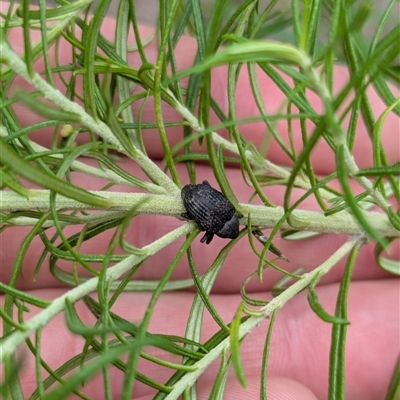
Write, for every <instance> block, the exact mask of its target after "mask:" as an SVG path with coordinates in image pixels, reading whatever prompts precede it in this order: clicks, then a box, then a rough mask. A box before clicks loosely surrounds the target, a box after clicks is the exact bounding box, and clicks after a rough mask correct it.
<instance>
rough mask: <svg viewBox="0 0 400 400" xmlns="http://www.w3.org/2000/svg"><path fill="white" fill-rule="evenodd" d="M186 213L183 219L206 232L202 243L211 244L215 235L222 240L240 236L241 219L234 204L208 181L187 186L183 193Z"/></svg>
mask: <svg viewBox="0 0 400 400" xmlns="http://www.w3.org/2000/svg"><path fill="white" fill-rule="evenodd" d="M181 196H182V201H183V205H184V206H185V209H186V212H185V213H183V214H182V217H183V218H186V219H192V220H194V221H195V222H196V223H197V224H198V225H199V226H200V228H201V230H202V231H206V233H205V235H204V236H203V237H202V238H201V240H200V242H201V243H204V242H206V244H209V243H210V242H211V240H212V239H213V237H214V234H215V235H217V236H219V237H221V238H228V239H235V238H237V237H238V235H239V218H242V217H243V215H242V214H240V213H237V212H236V210H235V207H234V206H233V204H232V203H231V202H230V201H229V200H228V199H227V198H226V197H225V196H224V195H223V194H222V193H221V192H219V191H218V190H216V189H214V188H213V187H211V186H210V184H209V183H208V182H207V181H203V183H199V184H198V185H192V184H190V185H186V186H184V187H183V188H182V192H181Z"/></svg>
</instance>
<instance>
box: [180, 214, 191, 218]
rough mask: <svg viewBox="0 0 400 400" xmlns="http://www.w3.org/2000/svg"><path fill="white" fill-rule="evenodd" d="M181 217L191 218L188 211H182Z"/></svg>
mask: <svg viewBox="0 0 400 400" xmlns="http://www.w3.org/2000/svg"><path fill="white" fill-rule="evenodd" d="M181 217H182V218H185V219H192V218H190V215H189V214H188V213H182V214H181Z"/></svg>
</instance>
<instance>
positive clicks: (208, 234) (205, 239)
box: [200, 232, 214, 244]
mask: <svg viewBox="0 0 400 400" xmlns="http://www.w3.org/2000/svg"><path fill="white" fill-rule="evenodd" d="M213 237H214V234H213V233H212V232H206V233H205V234H204V236H203V237H202V238H201V240H200V242H201V243H204V242H206V244H210V242H211V240H213Z"/></svg>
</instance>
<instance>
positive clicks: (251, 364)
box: [1, 21, 399, 400]
mask: <svg viewBox="0 0 400 400" xmlns="http://www.w3.org/2000/svg"><path fill="white" fill-rule="evenodd" d="M109 23H110V24H111V23H112V22H111V21H110V22H109ZM110 31H111V29H110ZM150 31H151V30H149V29H148V28H146V27H142V32H143V37H146V36H148V35H149V34H150ZM15 40H17V39H15ZM147 51H148V54H151V52H152V51H154V55H155V54H156V50H155V47H154V46H153V47H149V48H148V49H147ZM194 53H195V45H194V43H193V41H192V39H190V38H185V39H184V40H182V42H181V43H180V48H179V51H178V53H177V54H178V63H179V65H180V68H185V67H188V66H189V65H191V62H192V60H193V58H194ZM61 54H64V55H68V52H67V51H66V52H63V53H61ZM137 61H138V60H137V58H136V57H134V58H132V60H131V61H130V62H131V65H133V66H135V63H137ZM61 62H62V63H63V62H65V60H62V61H61ZM65 63H66V62H65ZM138 65H139V64H138ZM226 73H227V70H226V69H225V68H222V67H221V68H217V69H216V70H215V71H214V75H213V87H212V90H213V95H214V97H215V98H216V99H217V100H219V104H220V106H221V107H222V108H224V109H226V107H227V105H226V99H225V95H224V93H225V85H226ZM337 77H338V79H335V83H336V84H337V89H339V87H340V86H341V84H342V83H343V82H344V81H345V80H346V71H345V70H344V69H342V68H339V67H338V71H337ZM261 79H263V81H262V82H260V87H262V88H263V90H264V92H263V96H264V101H265V105H266V108H267V110H268V112H270V113H271V114H272V113H274V112H276V110H277V109H278V107H279V106H280V104H281V103H282V102H283V101H284V96H283V94H282V93H281V92H280V91H279V89H278V88H277V87H276V86H275V85H274V84H273V83H272V82H271V81H269V80H268V79H267V78H265V77H263V78H261ZM237 92H238V93H240V95H238V96H237V102H238V104H237V110H238V115H237V117H238V118H241V117H245V116H253V115H257V114H258V112H257V109H256V107H255V104H254V101H253V100H252V98H253V97H252V94H251V90H250V86H249V82H248V80H247V78H246V76H245V73H242V74H241V76H240V80H239V84H238V89H237ZM310 101H311V102H312V103H313V104H314V105H315V107H316V108H317V109H318V107H319V106H318V99H317V98H316V96H313V95H310ZM371 103H372V104H373V105H374V111H375V112H376V115H379V114H380V113H381V112H382V111H383V109H384V106H383V104H382V103H381V102H380V100H379V98H378V97H377V96H376V95H375V94H372V93H371ZM25 111H26V110H24V111H23V112H25ZM164 118H165V121H174V120H177V119H178V118H179V116H178V114H177V113H176V112H175V111H174V110H172V109H171V108H166V109H165V114H164ZM34 119H35V116H34V115H32V114H31V113H27V115H26V123H27V124H31V123H32V122H33V121H34ZM146 121H153V110H152V104H151V102H149V103H148V104H147V105H146V109H145V113H144V122H146ZM396 124H398V119H397V118H395V117H392V116H390V117H389V118H388V119H387V121H386V123H385V129H384V134H383V137H382V140H383V142H384V146H385V148H387V154H388V157H389V158H390V160H391V161H392V162H393V161H394V160H397V159H398V148H397V147H396V146H395V140H396V136H394V135H393V134H392V132H393V128H394V127H396V126H397V125H396ZM278 129H283V125H279V124H278ZM240 130H241V133H242V134H243V135H244V136H245V138H246V139H247V140H249V141H251V142H254V143H255V144H256V145H259V143H260V141H261V140H262V137H263V134H264V130H265V127H264V125H263V124H262V123H252V124H248V125H243V126H241V127H240ZM281 134H282V136H283V135H284V131H283V130H282V131H281ZM168 135H169V139H170V141H171V145H173V144H174V143H177V142H178V141H179V140H180V139H181V132H180V129H177V128H172V129H169V130H168ZM294 136H295V140H296V146H298V148H300V146H301V137H300V131H299V127H296V126H295V132H294ZM30 137H31V138H32V139H33V140H36V141H37V142H40V143H41V144H42V145H45V146H47V147H49V146H50V143H49V140H48V135H46V132H45V131H41V132H40V133H39V134H36V135H35V134H34V135H31V136H30ZM366 139H367V132H366V130H365V127H364V126H363V124H362V123H361V122H360V125H359V135H357V142H356V143H355V146H354V148H355V159H356V161H357V163H358V164H359V165H361V166H367V165H369V163H370V160H371V149H370V144H369V141H368V140H366ZM145 145H146V149H148V154H149V156H150V157H151V158H153V159H154V160H155V161H156V162H157V164H158V165H162V159H163V149H162V147H161V144H160V142H159V140H158V136H157V134H156V132H150V133H146V135H145ZM268 158H269V160H270V161H272V162H274V163H276V164H279V165H285V164H286V165H290V164H289V160H288V159H287V157H286V156H285V154H284V153H283V152H282V151H280V148H279V147H278V146H277V145H276V144H274V143H272V145H271V148H270V150H269V156H268ZM85 162H87V163H89V164H90V163H91V161H90V160H85ZM93 164H94V163H93ZM120 165H121V166H122V167H123V168H124V169H126V170H127V171H129V172H130V173H131V174H133V175H136V176H143V174H142V172H141V171H140V169H139V167H138V166H137V165H136V164H135V163H134V162H133V161H131V160H130V159H124V160H123V162H121V164H120ZM313 167H314V170H315V172H316V173H317V174H318V175H320V176H324V175H326V174H328V173H330V172H332V171H333V170H334V169H335V160H334V157H333V156H332V155H331V152H330V151H329V148H328V146H327V145H325V144H323V143H320V145H319V146H318V147H317V149H316V150H315V151H314V153H313ZM177 168H178V172H179V175H180V176H181V177H182V181H185V182H186V181H187V177H186V169H185V167H184V166H183V165H177ZM196 171H197V179H198V182H201V181H202V180H203V179H207V180H209V181H210V183H211V184H212V185H213V186H214V187H216V182H215V180H214V178H213V173H212V171H211V169H210V167H209V166H208V165H205V164H201V165H198V166H196ZM227 177H228V180H229V182H230V184H231V187H232V189H233V192H234V193H235V194H236V195H237V198H238V200H239V201H240V202H247V201H248V198H249V197H250V195H251V193H252V190H251V188H249V187H247V186H246V185H245V184H244V182H243V179H242V175H241V171H240V170H239V169H238V168H234V167H227ZM73 182H74V184H75V185H77V186H81V187H84V188H85V189H88V190H100V188H101V187H102V186H103V185H104V181H100V180H98V179H95V178H93V179H92V180H90V181H88V180H87V176H85V175H83V174H79V173H75V174H73ZM333 184H334V185H335V183H333ZM336 185H337V187H339V184H336ZM113 190H116V191H117V190H126V189H123V188H118V187H114V188H113ZM354 190H356V187H354ZM300 193H302V192H301V191H300V190H298V191H296V192H295V193H294V195H295V196H296V195H297V196H298V195H299V194H300ZM266 194H267V195H268V197H269V198H270V199H271V201H272V202H274V203H275V204H282V201H283V194H284V187H271V188H267V189H266ZM302 207H304V208H305V209H315V210H318V209H319V208H318V206H317V204H316V202H315V200H314V198H308V200H306V201H305V202H304V203H303V204H302ZM180 224H182V222H181V221H178V220H176V219H173V218H170V217H163V216H158V215H154V216H152V215H151V216H145V217H144V216H143V217H140V218H137V219H135V222H134V224H133V225H132V227H131V229H130V230H129V232H128V234H127V237H126V239H127V240H128V241H129V242H131V243H133V244H134V245H135V246H137V247H142V246H144V245H146V244H148V243H150V242H152V241H153V240H154V239H155V238H158V237H161V236H162V235H164V234H165V233H167V232H169V231H171V230H172V229H174V228H175V227H176V226H178V225H180ZM73 231H76V229H75V230H73V229H72V228H69V229H68V231H67V232H68V235H70V234H72V232H73ZM28 232H29V229H28V228H17V227H16V228H12V229H8V230H6V231H4V232H3V233H2V237H1V240H2V248H3V254H2V281H3V282H8V281H9V279H10V274H11V270H12V266H13V262H14V260H15V257H16V254H17V253H18V250H19V248H20V246H21V241H22V239H23V238H24V237H25V236H26V234H27V233H28ZM109 240H110V234H104V235H101V236H99V237H96V239H95V240H91V241H87V242H85V243H84V244H83V246H82V248H81V251H82V252H85V253H91V254H95V253H102V252H103V251H104V249H107V247H108V245H109ZM345 240H346V238H344V237H342V236H338V235H334V234H325V235H320V236H317V237H314V238H312V239H308V240H307V241H301V242H288V241H285V240H280V239H277V240H276V241H275V244H276V245H277V247H278V248H279V249H280V250H281V251H282V253H283V254H285V256H286V257H287V258H288V259H289V260H290V264H285V263H280V262H278V264H279V265H280V266H281V267H283V268H286V269H289V270H294V269H295V268H297V267H303V268H305V270H306V271H311V270H313V269H314V268H316V267H317V266H318V265H320V264H321V263H322V262H323V261H324V260H326V259H327V257H329V256H330V255H331V254H332V253H333V252H334V251H335V250H336V249H337V248H338V247H339V246H340V245H341V244H343V243H344V241H345ZM243 243H244V242H243ZM181 244H182V240H181V241H178V242H176V243H173V244H172V245H170V246H168V247H166V248H165V249H163V250H162V251H160V252H159V253H157V254H156V255H155V256H153V257H151V259H149V260H148V261H147V262H145V263H144V264H143V266H142V267H141V269H140V270H139V271H138V273H137V274H136V275H135V278H136V279H143V280H157V279H160V278H161V277H162V276H163V274H164V272H165V269H166V267H167V266H168V264H169V263H170V261H171V260H172V259H173V257H174V255H176V252H177V249H178V248H179V246H180V245H181ZM225 244H226V241H223V240H222V239H219V238H215V239H214V241H213V242H212V244H210V245H209V246H206V245H204V244H201V243H200V242H199V239H196V241H195V242H194V243H193V246H192V248H193V256H194V259H195V261H196V266H197V268H198V273H199V274H203V273H204V272H205V270H206V269H207V268H208V267H209V266H210V265H211V263H212V261H213V260H214V259H215V257H216V256H217V254H218V252H219V251H220V249H221V248H222V247H223V246H224V245H225ZM4 249H7V251H5V250H4ZM42 250H43V245H42V243H41V241H40V239H39V238H38V237H37V238H35V239H34V241H33V243H32V245H31V246H30V248H29V250H28V252H27V254H26V256H25V261H24V265H23V278H21V279H20V281H19V283H18V288H20V289H23V290H26V291H27V292H29V293H32V294H34V295H36V296H39V297H42V298H46V299H49V300H52V299H56V298H58V297H59V296H60V295H61V294H62V293H64V292H65V291H66V290H67V289H66V288H65V287H62V286H61V285H60V284H59V282H57V281H55V279H54V278H53V277H52V276H51V274H50V272H49V271H48V270H47V269H45V268H42V269H41V271H40V273H39V275H38V277H37V279H36V281H32V280H31V277H32V275H33V269H34V267H35V265H36V261H37V260H38V258H39V257H40V255H41V252H42ZM396 251H397V253H395V254H394V256H395V257H398V256H399V254H398V249H395V250H394V252H396ZM257 263H258V260H257V258H256V256H255V255H254V254H253V252H252V251H251V249H250V247H249V246H248V245H242V246H236V247H235V248H234V249H233V250H232V252H231V253H230V255H229V256H228V258H227V260H226V265H225V266H224V268H223V269H222V270H221V273H220V274H219V276H218V278H217V281H216V283H215V285H214V288H213V291H212V294H211V301H212V302H213V304H214V305H215V307H216V309H217V311H218V312H219V314H220V315H221V317H222V318H223V319H224V321H225V322H227V323H228V322H230V321H231V320H232V318H233V316H234V313H235V311H236V308H237V305H238V304H239V303H240V301H241V297H240V293H239V290H240V286H241V284H242V282H243V281H244V280H245V278H246V277H247V276H249V275H250V274H251V273H252V272H253V271H254V270H255V269H256V266H257ZM59 265H60V266H61V267H64V268H70V266H69V263H62V262H60V263H59ZM343 268H344V261H343V262H341V263H339V264H338V265H337V266H335V267H334V268H333V269H332V271H331V272H330V273H329V274H327V275H326V276H324V278H323V279H322V281H321V285H320V286H318V294H319V298H320V302H321V304H322V305H323V306H324V307H325V309H326V310H327V311H328V312H330V313H331V314H333V313H334V307H335V302H336V297H337V291H338V286H339V283H340V280H341V277H342V273H343ZM189 277H190V272H189V269H188V266H187V264H186V262H181V263H180V265H179V266H178V268H177V269H176V271H175V273H174V276H173V279H184V278H189ZM279 277H281V275H280V274H278V273H277V272H276V271H272V270H271V271H270V270H267V271H266V272H265V274H264V282H263V283H262V284H261V283H259V282H257V281H256V280H255V279H253V280H252V281H251V282H250V283H249V284H248V285H247V286H246V290H247V292H248V293H251V295H252V297H255V298H264V299H270V298H271V293H270V291H271V289H272V287H273V285H274V284H275V282H276V281H277V279H278V278H279ZM150 297H151V293H132V292H131V293H124V294H122V295H121V296H120V297H119V299H118V301H117V303H116V304H115V305H114V307H113V312H115V313H116V314H118V315H121V316H123V317H124V318H126V319H127V320H130V321H140V320H141V319H142V317H143V314H144V312H145V310H146V307H147V304H148V301H149V299H150ZM193 297H194V293H193V292H183V291H177V292H171V293H164V294H163V295H162V296H161V298H160V300H159V302H158V304H157V306H156V309H155V312H154V315H153V317H152V322H151V324H150V328H149V330H150V331H151V332H154V333H163V334H170V335H181V336H183V335H184V332H185V328H186V323H187V319H188V315H189V311H190V306H191V303H192V300H193ZM77 309H78V312H79V314H80V316H81V317H82V319H83V320H84V321H87V322H94V318H93V316H92V315H91V314H90V312H89V311H88V310H87V308H85V306H84V305H83V304H77ZM398 309H399V303H398V281H397V280H396V279H393V277H391V276H389V275H388V274H386V273H385V272H384V271H382V270H381V269H380V268H379V267H378V266H377V265H376V264H375V261H374V256H373V245H372V244H369V245H365V246H364V247H363V249H362V250H361V252H360V254H359V257H358V259H357V263H356V267H355V270H354V274H353V283H352V285H351V289H350V294H349V305H348V318H349V320H350V322H351V325H350V326H349V328H348V335H347V342H346V348H347V358H346V373H347V380H346V385H347V386H346V398H348V399H360V398H362V399H374V400H375V399H378V398H383V396H384V393H385V390H386V388H387V385H388V382H389V379H390V375H391V372H392V369H393V366H394V364H395V362H396V357H397V355H398V350H399V343H398V338H399V313H398ZM36 312H37V311H36ZM34 313H35V312H34ZM267 328H268V321H267V320H266V321H264V322H263V324H262V325H261V326H260V327H259V328H257V329H255V330H254V331H253V332H251V334H250V335H249V336H248V337H247V338H246V339H245V340H244V342H243V345H242V346H241V355H242V359H243V363H244V367H245V374H246V378H247V382H248V389H247V390H244V389H242V388H241V387H240V385H239V384H238V383H237V379H236V377H235V376H234V375H233V374H232V375H231V376H230V378H229V382H228V384H227V395H226V398H229V399H233V398H240V399H258V398H259V384H260V376H259V374H260V365H261V360H262V357H261V353H262V349H263V345H264V340H265V335H266V330H267ZM217 329H218V328H217V326H216V325H215V323H214V321H213V320H212V318H211V317H210V316H209V315H208V314H207V315H205V319H204V323H203V338H202V339H203V340H204V341H205V340H207V339H208V338H209V337H211V336H212V335H213V334H214V333H215V332H216V331H217ZM330 332H331V325H329V324H327V323H324V322H322V321H321V320H320V319H318V317H317V316H316V315H315V314H314V313H313V312H312V311H311V310H310V307H309V305H308V302H307V298H306V294H305V293H304V292H303V293H301V294H299V295H298V296H296V297H295V298H293V299H292V300H291V301H289V302H288V303H287V304H286V305H285V307H284V308H283V309H282V310H281V311H279V313H278V316H277V320H276V323H275V326H274V331H273V334H272V335H273V336H272V343H271V353H270V358H269V367H268V380H267V389H268V394H269V399H284V398H289V397H290V396H291V398H296V399H315V398H325V397H326V393H327V385H328V381H327V379H328V363H329V346H330V341H331V338H330ZM83 343H84V341H83V339H82V338H81V337H78V336H74V335H72V334H71V333H70V332H69V331H68V329H67V328H66V326H65V323H64V321H63V316H62V315H58V316H57V317H56V318H54V319H53V321H51V322H50V323H49V325H48V326H46V328H45V329H44V331H43V336H42V357H43V359H44V360H45V361H46V362H47V363H48V364H50V365H51V366H52V367H53V368H57V366H59V365H61V364H62V363H64V362H65V361H66V360H67V359H69V358H70V357H72V356H74V355H75V354H78V353H80V352H81V351H82V346H83ZM21 351H22V350H21ZM23 354H25V355H28V354H27V353H25V352H24V353H23ZM217 370H218V365H212V366H211V367H210V368H209V369H208V370H207V371H206V372H205V373H204V374H203V376H202V377H201V379H200V384H199V385H198V389H199V396H200V398H207V396H208V393H209V391H210V390H211V387H212V384H213V382H214V380H215V376H216V373H217ZM33 371H34V359H33V358H31V357H29V356H28V357H27V358H26V359H25V360H24V366H23V369H22V371H21V379H22V385H23V390H24V394H25V395H28V394H30V393H31V392H32V391H33V390H34V389H35V388H36V382H35V376H34V372H33ZM140 371H141V372H142V373H144V374H145V375H149V376H151V377H156V379H157V381H160V382H165V381H167V379H168V377H169V376H170V374H171V372H170V371H169V370H166V369H161V368H160V367H158V366H154V364H151V363H143V365H141V368H140ZM111 377H112V380H111V382H112V391H113V392H112V393H113V398H117V397H118V396H119V394H120V391H121V382H122V379H123V376H122V373H121V372H119V371H117V370H114V369H112V370H111ZM82 392H84V393H85V394H87V395H88V396H90V397H91V398H93V399H101V398H103V397H102V396H103V395H104V387H103V384H102V383H101V376H97V377H95V378H93V379H92V380H91V381H90V382H86V383H85V387H84V388H83V389H82ZM152 393H153V392H152V390H151V389H150V388H148V387H147V386H145V385H142V384H140V383H138V384H137V385H135V399H147V398H151V397H152V395H153V394H152Z"/></svg>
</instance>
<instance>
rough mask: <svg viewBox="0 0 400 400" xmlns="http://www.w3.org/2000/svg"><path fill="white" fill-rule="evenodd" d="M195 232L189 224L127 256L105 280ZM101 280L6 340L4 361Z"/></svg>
mask: <svg viewBox="0 0 400 400" xmlns="http://www.w3.org/2000/svg"><path fill="white" fill-rule="evenodd" d="M192 230H193V224H192V223H188V224H185V225H183V226H181V227H179V228H177V229H175V230H173V231H172V232H169V233H167V234H166V235H164V236H163V237H161V238H160V239H157V240H156V241H154V242H153V243H151V244H150V245H148V246H144V247H143V248H142V251H143V253H141V254H133V255H131V256H129V257H127V258H126V259H125V260H123V261H121V262H119V263H118V264H116V265H114V266H113V267H110V268H108V269H107V271H106V273H105V281H110V282H112V281H115V280H117V279H118V278H119V277H120V276H121V275H123V274H124V273H125V272H127V271H129V270H130V269H131V268H132V267H133V266H135V265H136V264H138V263H140V262H141V261H143V260H144V259H146V258H147V257H150V256H152V255H154V254H155V253H157V252H158V251H159V250H161V249H162V248H164V247H166V246H167V245H169V244H170V243H172V242H174V241H175V240H176V239H178V238H179V237H181V236H183V235H186V234H188V233H190V231H192ZM99 279H100V278H99V277H94V278H92V279H89V280H88V281H86V282H85V283H82V284H81V285H79V286H77V287H76V288H74V289H71V290H69V291H68V292H66V293H65V294H63V295H62V296H60V297H58V298H57V299H55V300H54V301H53V302H52V303H51V305H49V306H48V307H47V308H46V309H45V310H43V311H42V312H40V313H39V314H37V315H35V316H34V317H32V318H31V319H30V320H28V321H27V322H26V323H25V324H24V329H25V330H23V331H14V332H13V333H11V334H10V335H9V336H7V337H6V338H5V339H3V340H2V341H1V342H0V361H2V360H4V359H7V357H9V356H11V355H12V354H13V353H14V352H15V350H16V349H17V347H18V346H19V345H20V344H21V343H22V342H23V341H24V340H25V339H26V338H27V337H29V336H30V335H31V334H32V333H33V332H35V331H36V330H38V329H40V328H42V327H44V326H46V325H47V323H48V322H49V321H50V320H52V319H53V318H54V317H55V316H56V315H57V314H59V313H60V312H61V311H63V310H64V308H65V301H66V300H69V301H70V302H71V303H75V302H76V301H78V300H80V299H81V298H83V297H84V296H86V295H88V294H89V293H90V292H93V291H95V290H96V289H97V287H98V284H99Z"/></svg>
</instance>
